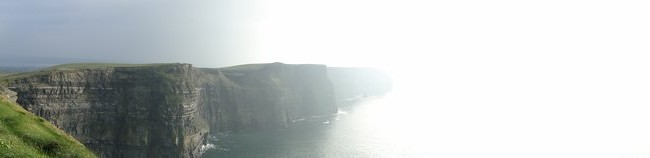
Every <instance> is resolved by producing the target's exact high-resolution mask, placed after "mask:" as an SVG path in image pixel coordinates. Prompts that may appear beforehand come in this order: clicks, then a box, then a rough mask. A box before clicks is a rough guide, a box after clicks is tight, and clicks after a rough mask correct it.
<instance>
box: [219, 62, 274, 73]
mask: <svg viewBox="0 0 650 158" xmlns="http://www.w3.org/2000/svg"><path fill="white" fill-rule="evenodd" d="M268 65H269V64H268V63H262V64H245V65H235V66H230V67H224V68H219V69H221V70H225V71H248V70H257V69H261V68H263V67H265V66H268Z"/></svg>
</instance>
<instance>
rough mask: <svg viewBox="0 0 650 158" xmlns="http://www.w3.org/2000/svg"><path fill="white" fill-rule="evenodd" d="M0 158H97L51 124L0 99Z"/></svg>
mask: <svg viewBox="0 0 650 158" xmlns="http://www.w3.org/2000/svg"><path fill="white" fill-rule="evenodd" d="M0 157H96V156H95V155H94V154H93V153H92V152H91V151H90V150H88V149H87V148H85V147H84V146H83V145H82V144H81V143H79V142H77V141H76V140H75V139H74V138H72V137H71V136H68V135H66V134H65V133H64V132H63V131H61V130H59V129H58V128H57V127H55V126H54V125H52V124H50V123H49V122H48V121H45V120H43V119H42V118H40V117H38V116H35V115H34V114H32V113H30V112H28V111H26V110H24V109H23V108H21V107H20V106H19V105H17V104H15V103H11V102H8V101H6V99H4V98H2V97H0Z"/></svg>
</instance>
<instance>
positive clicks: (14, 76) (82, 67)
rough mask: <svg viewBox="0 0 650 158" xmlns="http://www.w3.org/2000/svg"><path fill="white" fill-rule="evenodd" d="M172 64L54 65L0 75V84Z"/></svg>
mask: <svg viewBox="0 0 650 158" xmlns="http://www.w3.org/2000/svg"><path fill="white" fill-rule="evenodd" d="M169 64H173V63H154V64H116V63H72V64H62V65H56V66H52V67H48V68H45V69H41V70H38V71H31V72H24V73H16V74H4V75H2V74H0V84H2V83H6V82H8V81H10V80H15V79H19V78H23V77H28V76H35V75H45V74H49V73H53V72H61V71H74V70H90V69H109V68H117V67H148V66H161V65H169Z"/></svg>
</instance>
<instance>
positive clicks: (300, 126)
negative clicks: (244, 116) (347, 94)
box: [203, 95, 430, 158]
mask: <svg viewBox="0 0 650 158" xmlns="http://www.w3.org/2000/svg"><path fill="white" fill-rule="evenodd" d="M390 97H391V95H386V96H382V97H369V98H365V99H362V100H359V101H357V102H356V103H354V104H352V105H350V106H346V107H341V108H340V109H339V112H338V113H337V114H334V115H331V116H324V117H314V118H308V119H304V120H299V121H296V122H295V123H294V126H292V127H291V128H288V129H277V130H270V131H258V132H243V133H221V134H218V135H216V136H214V137H213V142H212V143H213V145H210V148H211V149H210V150H208V151H207V152H206V153H205V154H204V156H203V157H206V158H216V157H245V158H247V157H251V158H257V157H269V158H275V157H277V158H305V157H316V158H342V157H343V158H345V157H360V158H364V157H368V158H370V157H372V158H381V157H391V158H392V157H427V156H428V155H430V154H428V152H429V150H428V147H427V146H422V144H421V143H420V141H426V140H421V139H416V138H417V137H413V134H415V133H417V132H410V131H412V130H417V128H414V127H406V126H408V125H412V123H409V122H400V121H402V120H409V119H410V118H392V116H395V114H393V113H395V112H400V110H394V108H395V107H394V106H392V105H390V104H388V103H389V102H390V101H389V100H390ZM410 121H412V120H410ZM420 134H421V133H420Z"/></svg>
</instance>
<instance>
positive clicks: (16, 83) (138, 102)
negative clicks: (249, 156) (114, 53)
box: [0, 63, 337, 157]
mask: <svg viewBox="0 0 650 158" xmlns="http://www.w3.org/2000/svg"><path fill="white" fill-rule="evenodd" d="M0 81H2V82H5V84H7V85H9V87H10V89H11V90H13V91H15V92H16V99H17V102H18V103H19V104H20V105H21V106H22V107H23V108H25V109H26V110H28V111H30V112H32V113H34V114H36V115H38V116H41V117H43V118H45V119H46V120H48V121H50V122H52V123H53V124H54V125H56V126H58V127H59V128H61V129H63V130H64V131H66V132H68V133H70V134H71V135H72V136H74V137H75V138H77V139H78V140H79V141H80V142H82V143H83V144H85V145H86V146H87V147H88V148H90V149H92V150H93V151H95V152H96V153H98V154H100V156H102V157H199V156H200V154H201V151H200V146H201V145H202V144H203V143H205V141H206V140H205V138H206V135H207V133H209V132H218V131H240V130H255V129H267V128H282V127H287V126H289V125H290V123H291V122H292V120H296V119H300V118H304V117H309V116H313V115H327V114H333V113H336V112H337V104H336V99H335V94H334V93H335V92H334V87H333V84H332V82H331V81H330V79H329V78H328V76H327V68H326V66H324V65H287V64H281V63H273V64H252V65H241V66H234V67H227V68H215V69H208V68H194V67H192V66H191V65H189V64H155V65H114V64H70V65H62V66H57V67H53V68H50V69H47V70H43V71H38V72H31V73H24V74H17V75H12V76H6V77H3V78H2V80H0Z"/></svg>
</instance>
